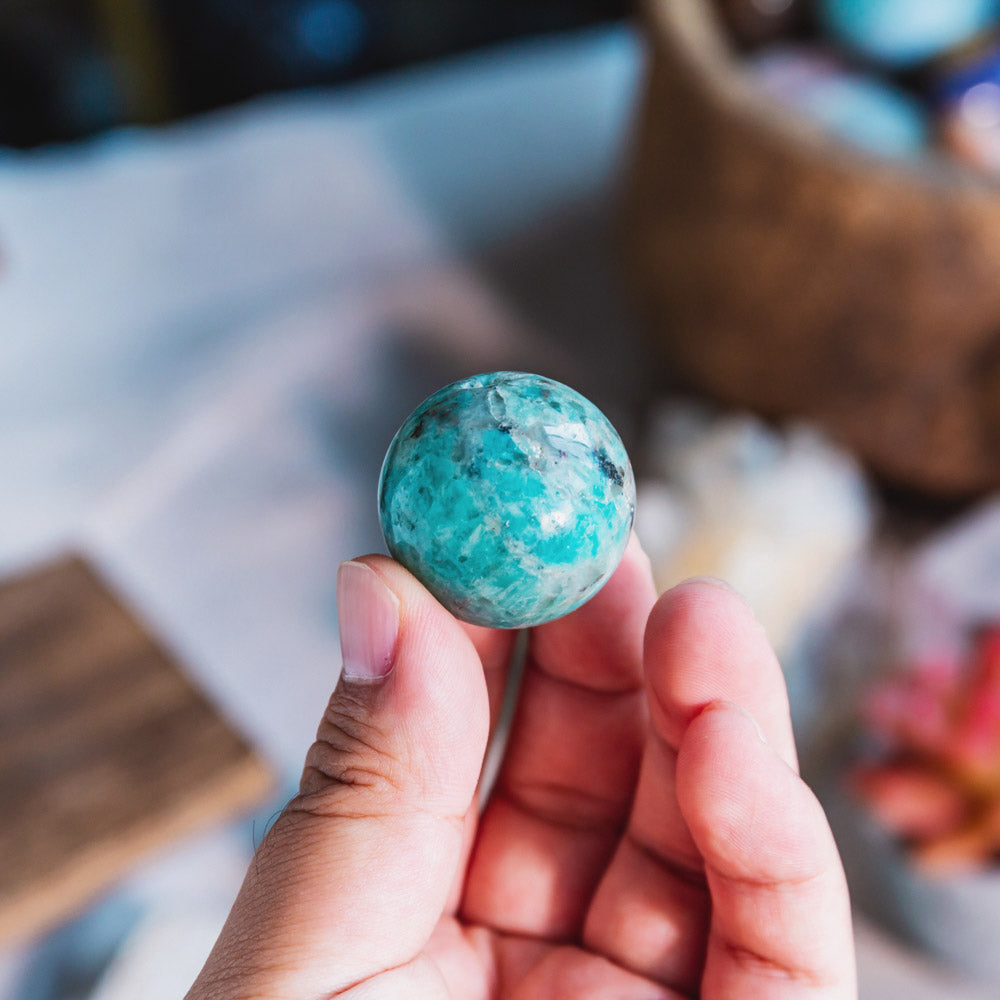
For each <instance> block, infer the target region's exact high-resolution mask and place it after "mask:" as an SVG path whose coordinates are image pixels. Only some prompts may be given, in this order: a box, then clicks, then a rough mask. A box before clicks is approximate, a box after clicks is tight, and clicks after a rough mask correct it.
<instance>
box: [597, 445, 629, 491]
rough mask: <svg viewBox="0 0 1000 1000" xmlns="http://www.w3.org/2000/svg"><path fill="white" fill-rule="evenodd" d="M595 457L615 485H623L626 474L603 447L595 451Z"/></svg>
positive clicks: (602, 470)
mask: <svg viewBox="0 0 1000 1000" xmlns="http://www.w3.org/2000/svg"><path fill="white" fill-rule="evenodd" d="M594 458H596V459H597V464H598V466H600V469H601V472H603V473H604V475H605V476H607V478H608V479H610V480H611V482H613V483H614V484H615V486H621V485H622V484H623V483H624V482H625V476H624V474H623V473H622V470H621V469H619V468H618V466H617V465H615V463H614V462H612V461H611V459H610V458H608V456H607V454H606V453H605V451H604V450H603V449H602V450H601V451H595V452H594Z"/></svg>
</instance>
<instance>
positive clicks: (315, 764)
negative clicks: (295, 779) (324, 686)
mask: <svg viewBox="0 0 1000 1000" xmlns="http://www.w3.org/2000/svg"><path fill="white" fill-rule="evenodd" d="M374 715H375V716H376V717H377V713H374ZM394 743H395V741H394V740H393V738H392V734H391V733H389V732H387V731H386V730H385V729H384V728H383V727H380V726H379V725H378V722H377V721H373V713H371V712H370V709H369V706H367V705H366V704H363V703H362V701H361V699H359V698H357V697H355V696H353V695H352V694H351V693H350V692H345V691H343V690H340V691H338V692H337V693H336V694H335V695H334V697H333V698H332V699H331V701H330V704H329V705H328V706H327V708H326V711H325V712H324V714H323V720H322V722H321V723H320V726H319V730H318V732H317V734H316V739H315V740H314V742H313V744H312V746H311V747H310V748H309V752H308V753H307V754H306V763H305V769H304V771H303V775H302V781H301V783H300V786H299V794H298V796H296V798H295V799H294V800H293V803H292V808H295V809H296V810H298V811H303V812H318V813H323V814H326V815H328V814H330V813H337V814H338V815H340V814H342V813H343V809H344V806H345V800H346V799H348V798H349V799H350V801H351V802H353V803H354V808H362V806H363V803H364V801H365V800H370V801H377V800H379V799H383V798H385V796H384V794H383V793H385V792H394V793H395V792H398V791H399V790H400V788H401V786H402V783H403V778H404V775H405V773H406V769H405V767H404V764H403V762H402V761H401V760H400V759H399V757H398V753H397V748H396V747H395V745H394ZM393 797H394V796H391V795H390V796H389V799H390V800H391V799H392V798H393Z"/></svg>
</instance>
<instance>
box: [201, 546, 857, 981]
mask: <svg viewBox="0 0 1000 1000" xmlns="http://www.w3.org/2000/svg"><path fill="white" fill-rule="evenodd" d="M654 604H655V606H654ZM338 605H339V614H340V622H341V643H342V646H343V653H344V674H343V676H342V677H341V680H340V682H339V684H338V685H337V689H336V691H335V692H334V695H333V698H332V699H331V701H330V704H329V706H328V708H327V710H326V713H325V715H324V718H323V721H322V723H321V724H320V728H319V734H318V737H317V740H316V742H315V744H314V745H313V747H312V749H311V750H310V752H309V755H308V758H307V762H306V768H305V772H304V775H303V778H302V785H301V791H300V794H299V795H298V796H297V797H296V798H295V799H294V800H293V801H292V802H291V803H289V805H288V807H287V808H286V809H285V810H284V812H283V813H282V815H281V816H280V818H279V819H278V820H277V821H276V823H275V824H274V826H273V828H272V829H271V831H270V832H269V834H268V835H267V837H266V838H265V840H264V842H263V844H262V845H261V847H260V849H259V850H258V852H257V855H256V857H255V859H254V861H253V863H252V865H251V867H250V870H249V872H248V873H247V877H246V881H245V883H244V885H243V888H242V890H241V891H240V894H239V897H238V899H237V901H236V903H235V905H234V907H233V911H232V913H231V915H230V917H229V920H228V922H227V923H226V926H225V928H224V929H223V931H222V934H221V936H220V938H219V941H218V943H217V944H216V947H215V949H214V950H213V952H212V954H211V956H210V958H209V960H208V962H207V964H206V966H205V968H204V970H203V971H202V974H201V975H200V976H199V978H198V980H197V982H196V983H195V985H194V986H193V987H192V989H191V991H190V993H189V994H188V998H187V1000H236V998H239V1000H255V998H260V1000H263V998H267V1000H307V998H309V1000H311V998H331V997H334V996H336V997H344V998H349V1000H388V998H396V997H405V998H408V1000H409V998H413V1000H446V998H453V1000H508V998H509V1000H561V998H567V1000H568V998H573V1000H668V998H670V1000H677V998H683V997H701V998H702V1000H729V998H754V1000H793V998H794V1000H806V998H808V1000H821V998H822V1000H849V998H853V997H855V996H856V986H855V973H854V958H853V943H852V935H851V919H850V908H849V905H848V897H847V889H846V886H845V882H844V877H843V873H842V869H841V865H840V860H839V857H838V854H837V850H836V847H835V845H834V842H833V838H832V837H831V834H830V831H829V828H828V826H827V823H826V819H825V817H824V815H823V812H822V810H821V808H820V806H819V804H818V803H817V802H816V800H815V798H814V797H813V796H812V794H811V793H810V792H809V790H808V789H807V787H806V786H805V785H804V784H803V783H802V781H801V780H800V778H799V777H798V774H797V771H796V758H795V747H794V743H793V739H792V731H791V725H790V723H789V718H788V704H787V697H786V694H785V689H784V682H783V678H782V675H781V670H780V667H779V666H778V663H777V661H776V659H775V657H774V654H773V653H772V651H771V649H770V647H769V646H768V643H767V640H766V638H765V636H764V633H763V630H762V629H761V628H760V626H759V625H758V624H757V623H756V621H755V620H754V618H753V616H752V614H751V612H750V610H749V608H748V607H747V605H746V604H745V603H744V602H743V600H742V599H741V598H740V597H738V596H737V595H736V594H735V593H734V592H732V591H730V590H729V589H728V588H726V587H725V586H724V585H722V584H718V583H714V582H705V581H701V582H698V581H691V582H688V583H685V584H682V585H681V586H679V587H677V588H675V589H674V590H672V591H670V592H669V593H668V594H666V595H664V596H663V597H662V598H661V599H660V600H659V601H658V602H656V601H655V593H654V590H653V584H652V579H651V576H650V572H649V565H648V561H647V560H646V559H645V557H644V556H643V555H642V553H641V551H640V550H639V548H638V545H637V544H636V543H635V540H634V538H633V541H632V543H631V544H630V545H629V548H628V550H627V551H626V554H625V558H624V559H623V561H622V565H621V566H620V567H619V569H618V571H617V572H616V573H615V575H614V577H613V578H612V579H611V580H610V581H609V583H608V584H607V585H606V586H605V587H604V589H603V590H602V591H601V592H600V593H599V594H598V595H597V596H596V597H595V598H593V599H592V600H591V601H590V602H589V603H587V604H586V605H584V607H582V608H580V609H579V610H578V611H576V612H574V613H573V614H571V615H568V616H567V617H565V618H563V619H561V620H559V621H556V622H553V623H551V624H548V625H544V626H541V627H539V628H536V629H534V630H533V631H532V633H531V637H530V646H529V652H528V661H527V664H526V670H525V676H524V680H523V684H522V689H521V694H520V700H519V704H518V709H517V713H516V716H515V719H514V723H513V727H512V731H511V735H510V741H509V744H508V747H507V752H506V755H505V759H504V763H503V766H502V769H501V772H500V775H499V777H498V780H497V784H496V787H495V788H494V790H493V792H492V795H491V797H490V799H489V802H488V804H487V806H486V808H485V810H484V811H483V813H482V815H478V810H477V808H476V801H475V800H476V786H477V782H478V780H479V775H480V768H481V765H482V761H483V755H484V750H485V748H486V745H487V739H488V735H489V731H490V727H491V718H492V720H493V721H495V718H496V714H497V711H498V707H499V704H500V701H501V699H502V696H503V690H504V686H505V683H506V672H507V669H508V667H507V664H508V662H509V659H510V652H511V648H512V643H513V641H514V635H513V634H512V633H510V632H502V631H492V630H488V629H481V628H476V627H474V626H465V625H462V624H461V623H459V622H458V621H456V620H455V619H454V618H453V617H452V616H451V615H449V614H448V613H447V612H446V611H445V610H444V609H443V608H442V607H441V606H440V605H439V604H438V603H437V602H436V601H435V600H434V599H433V598H432V597H431V596H430V595H429V594H428V593H427V591H426V590H424V588H423V587H422V586H421V585H420V584H419V583H418V582H417V581H416V580H415V579H414V578H413V577H412V576H411V575H410V574H409V573H407V572H406V570H404V569H403V568H402V567H401V566H399V565H398V564H397V563H394V562H392V561H391V560H389V559H387V558H385V557H381V556H367V557H365V558H364V559H363V560H359V561H355V562H351V563H347V564H345V565H344V567H342V568H341V572H340V576H339V587H338ZM644 636H645V638H644ZM755 719H756V720H757V722H756V723H755V722H754V720H755ZM757 723H759V728H760V730H761V731H762V732H763V734H765V735H766V739H767V743H766V744H765V743H764V742H763V741H762V740H761V739H760V737H759V736H758V725H757Z"/></svg>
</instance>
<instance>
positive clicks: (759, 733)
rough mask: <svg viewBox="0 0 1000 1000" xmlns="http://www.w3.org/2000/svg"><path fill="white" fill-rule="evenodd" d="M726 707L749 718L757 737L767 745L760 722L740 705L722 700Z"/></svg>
mask: <svg viewBox="0 0 1000 1000" xmlns="http://www.w3.org/2000/svg"><path fill="white" fill-rule="evenodd" d="M723 704H724V705H726V707H727V708H731V709H733V711H734V712H739V713H740V715H742V716H743V717H744V718H746V719H749V720H750V722H751V723H752V724H753V728H754V729H755V730H756V732H757V737H758V739H759V740H760V741H761V743H763V744H764V745H765V746H766V745H767V737H766V736H765V735H764V730H763V729H761V728H760V723H759V722H758V721H757V720H756V719H755V718H754V717H753V716H752V715H751V714H750V713H749V712H748V711H747V710H746V709H745V708H744V707H743V706H742V705H737V704H735V703H734V702H731V701H727V702H723Z"/></svg>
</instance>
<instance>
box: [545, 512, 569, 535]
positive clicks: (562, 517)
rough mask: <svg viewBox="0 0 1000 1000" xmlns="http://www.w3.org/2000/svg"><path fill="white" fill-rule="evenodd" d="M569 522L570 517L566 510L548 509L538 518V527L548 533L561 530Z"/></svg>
mask: <svg viewBox="0 0 1000 1000" xmlns="http://www.w3.org/2000/svg"><path fill="white" fill-rule="evenodd" d="M568 524H569V517H568V516H567V513H566V511H565V510H553V511H548V512H546V513H545V514H542V516H541V517H540V518H539V519H538V527H539V528H541V530H542V531H543V532H544V533H545V534H546V535H548V534H552V533H555V532H557V531H560V530H562V529H563V528H565V527H566V526H567V525H568Z"/></svg>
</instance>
